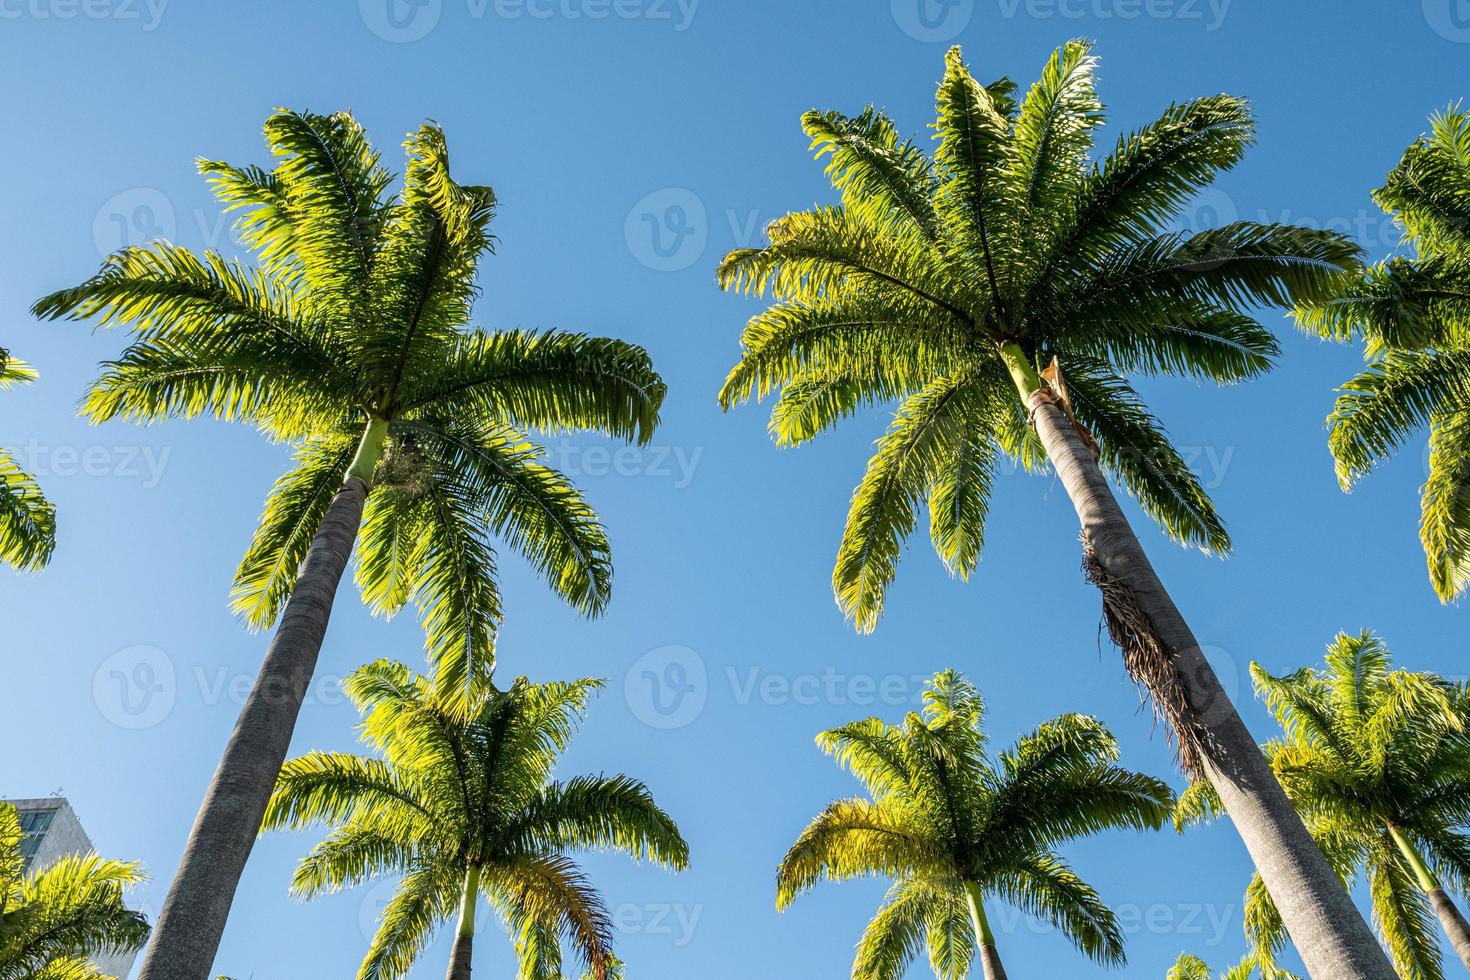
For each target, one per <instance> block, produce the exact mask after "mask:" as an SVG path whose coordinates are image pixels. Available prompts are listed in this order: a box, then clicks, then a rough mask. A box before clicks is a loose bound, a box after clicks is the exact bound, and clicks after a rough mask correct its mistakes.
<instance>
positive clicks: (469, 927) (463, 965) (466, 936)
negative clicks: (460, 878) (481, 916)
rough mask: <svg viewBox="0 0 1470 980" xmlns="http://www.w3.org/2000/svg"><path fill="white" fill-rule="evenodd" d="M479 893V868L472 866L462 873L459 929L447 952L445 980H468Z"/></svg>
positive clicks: (476, 865)
mask: <svg viewBox="0 0 1470 980" xmlns="http://www.w3.org/2000/svg"><path fill="white" fill-rule="evenodd" d="M479 893H480V866H479V865H478V864H472V865H470V866H469V868H467V869H466V870H465V873H464V896H463V897H462V898H461V899H460V905H459V928H458V929H456V930H455V933H454V946H453V947H452V948H451V949H450V951H449V972H448V973H446V974H445V975H444V977H445V980H470V953H471V952H472V951H473V948H474V944H475V898H476V896H477V895H479Z"/></svg>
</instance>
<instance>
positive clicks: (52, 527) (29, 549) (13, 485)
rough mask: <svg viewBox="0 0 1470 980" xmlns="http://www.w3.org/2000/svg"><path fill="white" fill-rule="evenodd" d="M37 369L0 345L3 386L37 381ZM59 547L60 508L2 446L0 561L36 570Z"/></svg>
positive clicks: (26, 569) (16, 566)
mask: <svg viewBox="0 0 1470 980" xmlns="http://www.w3.org/2000/svg"><path fill="white" fill-rule="evenodd" d="M35 378H36V372H35V371H34V370H32V368H31V367H30V365H28V364H26V363H25V362H24V361H19V360H16V359H15V358H13V357H11V356H10V352H9V351H7V350H6V349H5V348H3V347H0V388H9V387H11V386H12V385H16V384H22V383H24V382H28V381H34V380H35ZM55 549H56V508H55V507H54V506H53V505H52V504H51V502H50V501H48V500H47V499H46V497H45V495H44V494H42V493H41V488H40V487H39V486H37V485H36V479H35V477H33V476H31V475H30V474H29V473H27V472H26V471H25V470H23V469H21V468H20V464H19V463H17V462H16V461H15V457H14V456H12V455H11V454H10V453H8V452H6V451H5V450H4V449H0V563H4V564H6V565H10V566H12V567H14V568H19V569H21V570H22V571H36V570H37V569H40V568H42V567H43V566H44V565H45V564H46V563H47V562H49V561H50V560H51V553H52V552H53V551H54V550H55Z"/></svg>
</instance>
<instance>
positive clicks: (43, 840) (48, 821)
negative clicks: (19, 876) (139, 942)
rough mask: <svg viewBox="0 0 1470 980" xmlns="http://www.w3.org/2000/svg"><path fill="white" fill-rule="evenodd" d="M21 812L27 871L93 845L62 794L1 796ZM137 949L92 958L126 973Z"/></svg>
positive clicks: (22, 848)
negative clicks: (18, 797)
mask: <svg viewBox="0 0 1470 980" xmlns="http://www.w3.org/2000/svg"><path fill="white" fill-rule="evenodd" d="M0 802H4V803H9V804H10V805H11V806H13V807H15V808H16V810H18V811H19V812H20V829H21V832H22V833H23V834H25V837H24V838H23V839H22V840H21V844H20V855H21V860H22V861H24V862H25V868H26V871H27V872H29V871H31V870H40V869H42V868H45V867H47V866H48V865H50V864H53V863H54V862H56V861H57V860H58V859H60V858H64V857H66V856H67V855H70V854H89V853H91V852H92V851H93V850H94V848H93V847H92V841H91V840H90V839H89V838H88V837H87V832H86V831H85V830H83V829H82V822H81V821H80V820H78V819H77V814H76V811H75V810H73V809H72V808H71V804H70V803H68V802H67V801H66V799H65V798H64V797H60V796H51V797H47V798H45V799H39V800H3V801H0ZM136 956H137V954H136V953H127V954H124V955H121V956H105V957H98V958H97V959H96V960H94V962H95V963H96V965H97V968H98V969H99V970H101V971H102V972H103V973H109V974H111V975H113V976H115V977H126V976H127V975H128V974H129V973H130V972H131V971H132V969H133V960H134V959H135V958H136Z"/></svg>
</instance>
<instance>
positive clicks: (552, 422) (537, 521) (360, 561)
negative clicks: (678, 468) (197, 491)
mask: <svg viewBox="0 0 1470 980" xmlns="http://www.w3.org/2000/svg"><path fill="white" fill-rule="evenodd" d="M265 136H266V141H267V142H268V143H269V145H270V147H271V150H272V152H273V154H274V155H275V156H276V158H277V160H278V163H277V165H276V167H275V169H273V170H269V171H267V170H263V169H261V168H259V167H253V166H247V167H235V166H231V165H229V164H226V163H220V162H215V161H207V160H206V161H201V162H200V165H199V166H200V170H201V171H202V172H203V173H205V174H207V175H208V176H209V179H210V182H211V183H212V184H213V186H214V189H215V193H216V195H217V196H218V197H219V199H220V200H221V201H222V202H223V203H224V204H225V205H226V206H227V207H228V208H229V209H231V210H238V211H239V212H240V218H239V220H238V223H237V227H238V229H239V231H240V234H241V235H242V237H243V240H244V241H245V243H246V244H247V245H248V246H249V247H250V248H251V249H252V250H253V252H254V254H255V258H256V259H257V262H256V263H255V264H254V265H246V264H242V263H241V262H238V261H235V260H231V259H227V258H225V257H223V256H221V255H218V254H216V253H213V252H208V253H205V254H203V255H195V254H193V253H191V252H189V251H187V250H185V249H183V248H180V247H177V246H174V245H171V244H168V243H166V242H159V243H156V244H154V245H152V246H150V247H148V248H129V249H124V250H123V251H120V252H118V253H117V254H115V255H113V256H112V257H111V258H109V259H108V260H107V262H106V263H105V264H104V266H103V268H102V270H101V271H100V272H99V273H98V274H97V275H96V276H94V277H93V278H92V279H90V280H88V281H87V282H85V283H83V284H81V285H80V286H77V287H75V288H73V289H65V290H61V291H60V292H57V293H55V294H53V295H51V296H48V297H46V298H44V299H42V300H41V301H39V302H38V303H37V304H36V307H35V312H36V313H37V314H38V315H39V316H43V317H63V316H65V317H73V318H91V319H95V320H96V321H98V322H99V323H102V324H110V323H126V324H129V325H130V326H131V328H132V332H133V335H134V342H133V344H132V346H130V347H129V348H128V349H127V351H126V352H125V353H124V354H123V355H122V357H121V358H119V359H118V360H116V361H112V362H109V363H108V364H106V365H105V371H104V373H103V375H102V377H101V378H100V379H99V380H98V381H97V382H96V384H95V385H94V387H93V388H92V390H91V391H90V393H89V394H88V396H87V398H86V401H85V403H84V411H85V414H86V415H87V416H88V417H89V418H90V419H92V420H93V421H102V420H105V419H110V418H115V417H122V418H128V419H132V420H135V421H143V422H151V421H154V420H157V419H162V418H166V417H185V418H188V417H194V416H197V415H200V414H209V415H213V416H214V417H217V418H221V419H232V420H240V421H245V422H250V423H253V424H254V425H256V426H258V427H259V428H260V430H261V431H262V432H264V433H265V434H266V435H268V436H270V437H272V438H275V439H282V440H291V441H293V442H297V443H299V448H298V451H297V454H296V465H295V468H294V469H293V470H291V472H289V473H288V474H287V475H285V476H284V477H282V478H281V479H280V480H279V481H278V482H277V484H276V486H275V488H274V490H273V491H272V493H271V496H270V498H269V500H268V501H267V503H266V507H265V513H264V516H263V518H262V520H261V524H260V528H259V530H258V531H257V532H256V535H255V540H254V542H253V543H252V544H251V546H250V549H249V551H248V552H247V554H246V555H245V558H244V560H243V561H242V563H241V565H240V568H239V571H238V573H237V574H236V579H235V590H234V604H235V608H236V609H237V610H238V611H240V612H242V613H243V614H244V615H245V616H246V618H247V619H248V621H249V622H250V623H251V624H252V625H254V626H257V627H263V626H267V625H269V624H270V623H271V622H273V621H274V619H275V618H276V616H277V614H278V612H279V611H280V609H281V607H282V605H283V603H284V602H285V600H286V598H287V597H288V595H289V593H290V590H291V587H292V584H293V582H294V580H295V576H296V573H297V569H298V567H299V566H300V564H301V562H302V560H303V559H304V558H305V557H306V554H307V551H308V548H309V547H310V544H311V540H312V536H313V534H314V532H315V531H316V529H317V526H318V524H319V523H320V520H321V517H322V515H323V514H324V513H325V512H326V510H327V508H328V506H329V505H330V503H331V500H332V497H333V494H334V493H335V492H336V490H337V489H338V488H339V487H340V486H341V485H342V482H343V478H344V476H346V475H348V473H349V467H350V466H352V464H353V461H354V452H355V451H356V450H357V449H358V447H359V444H362V445H363V446H367V445H369V444H371V449H372V451H371V452H368V453H366V454H365V457H366V459H367V465H366V467H365V471H364V472H361V473H357V474H356V475H358V476H361V477H362V478H363V479H364V480H365V481H367V482H369V483H374V484H375V485H376V488H377V489H376V492H374V493H373V494H372V496H371V497H369V499H368V503H367V507H366V513H365V515H364V526H363V533H362V534H361V535H360V537H359V539H358V542H357V582H358V585H359V587H360V588H361V590H362V593H363V597H364V599H365V600H366V601H367V602H368V604H369V605H370V606H371V607H372V609H373V610H374V611H375V612H377V613H381V614H387V615H391V614H392V613H394V612H396V611H397V610H399V609H400V608H402V607H403V606H404V605H405V604H406V603H407V602H409V601H410V600H412V601H414V602H415V603H416V604H417V606H418V608H419V611H420V615H421V616H422V618H423V620H424V623H425V626H426V629H427V633H428V649H429V654H430V656H431V659H432V661H433V663H434V664H435V665H436V667H437V669H438V670H440V671H441V672H443V674H444V676H445V677H446V679H447V680H448V681H450V682H454V683H459V682H463V681H465V680H467V679H468V678H470V677H473V676H477V675H478V676H483V675H484V674H486V673H487V672H488V670H489V665H490V659H491V656H490V650H491V637H492V635H493V632H494V630H495V627H496V624H497V622H498V620H499V618H500V603H499V598H498V594H497V590H496V586H495V553H494V550H493V549H492V547H491V546H490V543H489V540H488V535H489V533H490V532H493V533H494V534H495V535H498V536H499V537H500V538H502V539H503V540H505V541H506V542H508V543H509V544H510V545H511V547H513V548H515V549H516V550H518V551H520V552H521V553H522V554H524V555H525V556H526V557H527V558H528V559H529V560H530V561H531V562H532V564H533V565H534V566H535V567H536V569H537V570H538V571H539V572H540V573H541V574H542V575H543V576H544V577H545V578H546V580H547V581H548V582H549V584H550V585H551V586H552V588H554V589H555V590H556V591H557V592H558V593H560V594H561V595H562V596H564V597H565V598H566V599H567V600H568V601H569V602H571V603H572V604H573V605H574V606H576V607H577V608H578V609H580V610H582V611H584V612H588V613H596V612H598V611H600V610H601V609H602V608H603V607H604V605H605V604H606V602H607V600H608V596H609V589H610V585H611V564H610V561H609V554H608V545H607V539H606V536H605V534H604V532H603V529H602V527H601V526H600V525H599V524H598V522H597V519H596V516H595V515H594V514H593V512H592V510H591V508H590V507H589V506H588V505H587V503H586V502H585V501H584V500H583V498H582V497H581V496H580V495H579V494H578V493H577V491H576V490H575V489H574V488H573V487H572V485H571V484H570V483H569V482H568V481H567V480H566V478H565V477H564V476H563V475H562V474H560V473H558V472H556V471H555V470H552V469H550V468H548V467H547V466H545V465H543V464H542V463H541V462H540V456H541V452H540V450H539V449H538V448H537V447H536V445H534V444H533V443H532V442H531V441H530V440H529V439H528V437H527V436H526V435H525V431H524V430H526V429H535V430H538V431H541V432H559V431H566V430H571V429H587V430H594V431H598V432H603V433H607V434H609V435H613V436H617V437H624V438H634V439H639V440H646V439H647V438H649V437H650V436H651V434H652V432H653V430H654V427H655V426H656V424H657V420H658V409H659V405H660V403H661V401H662V398H663V394H664V385H663V383H662V381H661V380H660V379H659V377H658V375H657V374H656V373H655V372H654V371H653V369H652V366H651V364H650V362H649V359H648V356H647V354H646V353H645V352H644V351H643V350H642V349H641V348H639V347H636V346H633V345H631V344H627V343H623V342H620V341H617V340H609V339H599V338H590V337H586V336H583V335H580V334H572V333H561V332H555V331H548V332H534V331H527V330H510V331H502V332H486V331H484V330H480V329H470V328H468V327H467V324H468V323H469V322H470V313H471V305H472V303H473V301H474V299H475V297H476V295H477V288H476V285H475V277H476V271H477V269H478V265H479V261H480V259H481V258H482V257H483V256H484V255H486V254H487V253H489V252H490V251H491V250H492V245H493V240H492V238H491V236H490V234H489V231H488V226H489V222H490V219H491V216H492V214H493V213H494V208H495V196H494V194H493V193H492V192H491V190H490V188H488V187H481V186H472V185H464V184H459V183H456V182H455V181H454V180H453V179H452V178H451V176H450V171H449V156H448V150H447V147H446V144H445V140H444V134H443V133H442V132H441V131H440V129H439V128H438V127H437V126H436V125H434V124H432V123H429V124H426V125H424V126H423V127H422V128H421V129H420V130H419V131H418V132H417V133H415V134H413V135H412V136H410V137H409V138H408V139H407V141H406V142H405V143H404V146H405V148H406V150H407V156H408V165H407V169H406V172H405V175H404V179H403V185H402V190H401V192H400V193H399V194H398V195H397V196H390V195H389V186H390V184H391V183H392V181H393V175H392V174H390V173H389V172H388V171H387V170H386V169H385V168H384V167H383V166H382V165H381V163H380V161H379V156H378V153H377V152H376V151H375V150H374V149H373V147H372V145H371V144H370V143H369V142H368V140H367V137H366V134H365V133H364V132H363V130H362V128H361V127H360V126H359V125H358V123H357V122H356V121H355V120H354V119H353V118H352V117H351V116H350V115H349V114H347V113H338V114H336V115H331V116H320V115H313V114H309V113H297V112H288V111H281V112H278V113H277V114H275V115H273V116H272V117H271V118H270V119H269V120H268V121H267V123H266V126H265ZM380 447H381V449H382V459H381V462H380V463H379V464H378V465H377V466H376V468H374V467H373V465H372V462H373V461H374V460H376V459H377V458H378V451H379V448H380ZM375 474H376V475H375Z"/></svg>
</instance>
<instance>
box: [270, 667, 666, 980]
mask: <svg viewBox="0 0 1470 980" xmlns="http://www.w3.org/2000/svg"><path fill="white" fill-rule="evenodd" d="M600 686H601V682H599V681H596V680H592V679H582V680H578V681H572V682H569V683H560V682H549V683H545V684H532V683H531V682H529V681H527V680H526V679H524V678H519V679H517V680H516V681H515V682H514V683H513V684H512V685H511V686H510V688H509V689H506V690H502V689H500V688H498V687H497V686H496V685H495V684H494V682H493V680H492V679H489V678H487V679H486V680H485V682H484V683H481V684H477V685H474V686H472V687H471V688H470V689H469V690H461V689H459V688H453V689H449V690H446V689H444V688H442V687H441V686H440V685H439V684H437V683H436V682H435V680H434V679H431V678H430V677H428V676H423V675H418V674H414V673H413V672H412V671H410V670H409V669H408V668H407V667H406V666H404V665H403V664H401V663H396V662H394V661H388V660H380V661H375V662H373V663H370V664H367V665H365V666H363V667H361V668H359V669H358V670H357V671H355V672H354V673H353V674H352V675H351V676H350V677H349V678H348V679H347V681H346V682H345V683H344V688H345V689H346V691H347V693H348V696H349V697H350V698H351V699H352V701H353V703H354V704H355V705H356V706H357V708H358V711H359V712H360V713H361V714H362V716H363V723H362V726H361V736H362V739H363V741H364V742H365V743H366V744H367V745H368V746H369V747H371V748H372V749H374V750H376V752H375V754H374V755H370V756H359V755H351V754H347V753H327V752H313V753H308V754H307V755H304V756H301V757H300V758H297V759H292V760H290V761H288V762H287V763H286V764H285V766H284V767H283V769H282V771H281V775H280V777H279V779H278V781H277V784H276V791H275V793H274V795H273V796H272V798H271V801H270V805H269V807H268V809H267V812H266V815H265V820H264V823H263V827H262V829H263V830H286V829H300V828H305V827H311V826H327V827H330V828H331V830H330V832H329V834H328V835H327V836H326V838H325V839H324V840H322V841H321V842H320V843H318V844H317V845H316V846H315V847H313V848H312V849H311V851H310V852H309V853H308V854H307V855H306V856H305V857H304V858H303V859H302V860H301V862H300V864H299V865H298V866H297V868H296V872H295V876H294V878H293V881H292V892H293V893H294V894H295V895H297V896H299V897H302V898H315V897H317V896H319V895H322V894H324V893H331V892H336V891H339V890H341V889H344V888H350V887H354V886H356V885H359V884H363V883H366V882H369V881H373V880H377V879H380V878H383V877H388V876H391V877H397V878H399V879H400V880H399V884H398V886H397V889H396V891H395V893H394V897H393V899H392V900H391V901H390V902H389V903H388V904H387V906H386V907H385V908H384V910H383V913H382V915H381V917H380V918H379V922H378V930H377V933H376V934H375V936H374V937H373V941H372V944H371V946H370V947H369V949H368V953H367V956H366V958H365V959H364V961H363V964H362V967H361V969H360V971H359V973H358V976H359V977H360V978H363V980H367V978H384V980H388V978H397V977H402V976H404V975H405V974H406V973H407V972H408V971H409V969H410V968H411V967H412V965H413V963H414V962H415V960H417V959H418V957H419V956H420V954H421V953H422V952H423V949H424V947H425V945H426V944H427V943H428V941H429V938H430V937H431V936H432V935H433V933H434V930H435V929H436V928H437V927H438V926H439V925H440V924H442V923H443V922H445V921H446V920H448V919H451V918H453V917H454V916H456V915H458V914H459V906H460V900H461V895H462V893H463V890H464V888H465V885H466V882H467V881H469V880H471V879H469V878H467V874H468V872H469V869H470V868H472V867H473V868H476V869H478V872H477V873H478V880H479V893H480V894H482V895H483V896H484V898H485V899H486V900H487V901H488V902H489V903H490V904H491V906H492V907H493V908H495V909H496V910H497V911H498V912H499V913H500V916H501V918H502V919H503V920H504V922H505V925H506V928H507V931H508V932H509V934H510V935H511V936H512V937H513V938H514V940H515V945H516V951H517V958H518V961H519V963H520V968H521V973H520V975H521V976H522V977H524V978H532V980H534V978H542V980H562V972H561V971H562V964H563V952H564V950H567V951H570V952H571V953H572V954H574V956H575V957H576V959H577V960H578V961H579V962H581V963H582V964H583V965H585V966H586V967H587V969H588V976H590V977H593V978H595V980H605V978H607V977H616V976H617V970H618V969H619V968H618V967H617V964H616V960H615V959H614V958H613V957H612V953H611V932H612V927H611V919H610V918H609V913H608V911H607V909H606V908H605V907H604V905H603V902H602V899H601V897H600V895H599V894H598V893H597V891H596V889H595V888H594V887H593V885H592V883H591V881H590V879H589V878H588V877H587V875H586V874H585V873H584V872H583V871H582V870H581V869H580V868H578V867H577V865H576V864H574V863H573V862H572V860H571V858H570V857H569V855H570V853H572V852H576V851H604V852H606V851H613V852H617V853H621V854H626V855H628V856H629V857H632V858H634V859H635V860H648V861H650V862H652V863H655V864H659V865H661V866H664V867H667V868H672V869H675V870H681V869H683V868H684V867H685V866H686V865H687V863H688V859H689V847H688V844H687V843H686V842H685V841H684V839H683V837H682V836H681V835H680V833H679V830H678V827H677V826H676V825H675V824H674V822H673V820H672V819H671V818H670V817H669V816H668V814H666V813H665V812H664V811H663V810H661V809H659V807H658V806H657V804H656V803H655V802H654V800H653V796H652V794H651V793H650V791H649V790H648V788H647V787H646V786H644V784H642V783H641V782H638V781H637V780H634V779H631V778H629V777H627V776H623V775H614V776H576V777H573V778H571V779H568V780H566V781H564V782H553V781H552V780H551V772H552V770H553V768H554V767H555V766H556V763H557V760H558V759H559V757H560V756H561V754H562V752H563V751H564V750H565V749H566V747H567V745H568V743H569V742H570V740H571V738H572V736H573V734H574V733H575V731H576V730H577V728H578V726H579V724H580V721H581V718H582V716H583V714H584V712H585V708H586V705H587V702H588V700H589V699H590V697H591V696H592V694H594V693H595V692H596V691H597V690H598V688H600Z"/></svg>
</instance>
